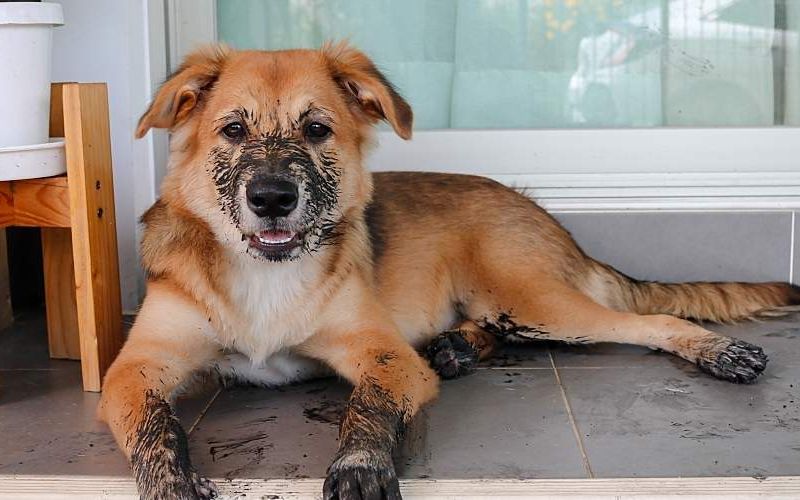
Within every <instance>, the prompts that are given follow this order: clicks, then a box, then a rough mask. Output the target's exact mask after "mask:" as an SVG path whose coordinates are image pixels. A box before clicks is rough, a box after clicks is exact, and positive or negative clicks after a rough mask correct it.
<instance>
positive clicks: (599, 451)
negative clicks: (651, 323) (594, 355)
mask: <svg viewBox="0 0 800 500" xmlns="http://www.w3.org/2000/svg"><path fill="white" fill-rule="evenodd" d="M559 371H560V373H561V378H562V381H563V383H564V385H565V387H566V392H567V395H568V398H569V400H570V403H571V407H572V409H573V412H574V415H575V419H576V421H577V425H578V427H579V429H580V431H581V434H582V439H583V441H584V443H585V447H586V450H587V454H588V457H589V460H590V462H591V465H592V468H593V470H594V473H595V475H596V476H597V477H665V476H752V475H766V476H771V475H797V474H800V453H798V451H800V387H797V385H796V384H794V383H793V382H790V380H793V381H795V382H796V381H798V380H800V368H798V367H794V368H793V369H792V370H791V375H792V378H791V379H786V380H769V379H764V380H761V382H760V383H757V384H754V385H746V386H742V385H734V384H730V383H727V382H723V381H719V380H715V379H713V378H711V377H709V376H707V375H703V374H697V376H686V375H684V374H681V373H679V372H676V371H675V370H674V369H673V368H672V367H670V366H665V365H664V364H663V363H659V364H654V365H653V366H650V367H646V368H643V367H636V368H620V369H605V370H594V371H592V372H591V373H589V372H587V370H583V369H570V368H561V369H559ZM788 374H789V373H788V371H787V375H788Z"/></svg>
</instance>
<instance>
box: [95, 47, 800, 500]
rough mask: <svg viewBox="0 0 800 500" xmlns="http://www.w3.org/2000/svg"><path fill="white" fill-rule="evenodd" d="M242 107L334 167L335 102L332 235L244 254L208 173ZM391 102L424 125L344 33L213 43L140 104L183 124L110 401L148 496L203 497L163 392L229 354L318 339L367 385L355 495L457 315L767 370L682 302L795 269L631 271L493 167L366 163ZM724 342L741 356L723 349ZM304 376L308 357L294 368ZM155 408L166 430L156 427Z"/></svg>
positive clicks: (349, 427) (410, 407)
mask: <svg viewBox="0 0 800 500" xmlns="http://www.w3.org/2000/svg"><path fill="white" fill-rule="evenodd" d="M239 108H244V109H246V110H247V113H248V116H249V118H248V120H252V123H251V122H248V123H249V125H248V127H251V128H252V129H254V130H252V131H249V132H248V133H252V134H261V137H264V138H266V137H270V134H278V133H279V134H281V135H280V137H283V138H284V139H286V140H289V141H294V142H293V143H294V144H303V146H302V147H303V148H307V150H308V151H309V153H308V155H310V156H309V158H312V159H313V161H314V163H315V165H316V166H315V168H319V169H320V171H323V173H324V171H325V169H326V168H330V167H326V166H323V163H324V162H323V161H322V156H321V154H322V153H320V151H319V147H320V146H314V145H308V143H307V139H306V138H304V136H303V132H302V130H303V124H302V123H301V122H300V121H301V120H303V119H306V120H308V119H311V118H302V117H304V116H311V117H312V118H313V117H314V116H322V118H318V119H328V120H330V123H331V128H332V129H333V130H334V132H333V135H332V136H331V137H329V138H328V139H326V142H325V147H327V148H329V149H327V150H326V151H328V153H331V151H332V152H333V153H335V165H336V168H337V169H338V173H337V175H339V177H338V184H337V189H338V195H337V197H336V206H335V210H332V211H331V215H330V217H335V219H336V229H337V236H336V238H335V240H334V243H333V244H330V245H326V246H320V247H319V248H315V249H314V251H313V252H309V253H308V254H303V255H302V256H301V257H299V258H298V259H297V260H291V261H286V262H267V261H259V260H257V259H254V258H253V257H251V256H250V255H247V251H248V235H249V233H248V232H247V231H248V229H247V228H248V227H250V226H252V225H253V224H257V223H258V221H256V220H255V219H254V218H253V216H252V215H251V214H249V213H247V212H246V209H242V210H244V212H243V215H242V216H241V217H242V218H241V220H239V221H238V222H236V221H235V220H234V219H233V215H231V214H232V212H231V210H232V209H230V208H227V209H225V207H224V206H223V205H222V203H223V202H222V201H221V198H220V197H221V196H222V195H221V194H220V192H219V186H218V185H217V187H215V179H214V178H213V175H212V174H211V172H212V171H213V168H219V166H218V165H217V166H216V167H215V166H214V164H213V162H214V161H215V160H214V159H215V158H218V157H215V156H214V155H215V154H216V153H215V151H219V150H220V148H228V149H226V151H228V150H230V151H233V152H234V153H231V155H230V156H229V157H226V158H235V157H236V156H235V155H236V154H238V153H236V151H238V150H237V149H236V147H237V146H235V145H231V144H229V142H230V141H227V140H226V139H224V138H223V137H222V135H221V133H220V127H221V125H220V123H222V121H223V120H224V119H225V116H227V115H226V113H228V114H230V113H231V110H236V109H239ZM320 113H322V114H320ZM250 115H252V116H250ZM377 120H386V121H387V122H389V123H390V124H391V126H392V127H393V129H394V130H395V131H396V132H397V134H398V135H400V136H401V137H404V138H409V137H410V135H411V124H412V113H411V109H410V107H409V106H408V104H406V102H405V101H404V100H403V99H402V98H401V97H400V96H399V95H398V94H397V92H395V90H394V89H393V88H392V87H391V85H390V84H389V83H388V82H387V81H386V80H385V78H384V77H383V76H382V75H381V74H380V73H379V72H378V71H377V70H376V69H375V66H374V65H373V63H372V62H371V61H370V60H369V59H368V58H367V57H366V56H364V55H363V54H362V53H360V52H358V51H356V50H354V49H352V48H351V47H349V46H347V45H342V44H339V45H327V46H325V47H324V48H323V49H321V50H320V51H312V50H296V51H280V52H257V51H244V52H237V51H232V50H228V49H212V50H206V51H200V52H198V53H196V54H193V55H191V56H190V57H189V58H188V59H187V61H186V62H185V63H184V65H183V66H182V67H181V69H180V70H179V71H178V73H177V74H175V75H174V76H173V77H172V78H171V79H170V80H169V81H168V82H166V83H165V84H164V86H163V87H162V89H161V90H160V91H159V93H158V95H157V97H156V98H155V100H154V101H153V104H152V105H151V106H150V108H149V109H148V110H147V112H146V113H145V115H144V116H143V117H142V119H141V120H140V123H139V127H138V129H137V136H142V135H143V134H145V133H146V132H147V131H148V130H149V129H150V128H151V127H165V128H169V129H170V130H171V132H172V140H171V155H170V166H169V173H168V175H167V177H166V179H165V180H164V184H163V187H162V196H161V199H160V200H159V201H158V202H157V203H156V204H155V205H154V206H153V207H152V208H151V209H150V210H149V211H148V212H147V213H146V214H145V216H144V217H143V223H144V225H145V233H144V238H143V241H142V263H143V265H144V267H145V268H146V269H147V271H148V273H149V285H148V293H147V298H146V300H145V302H144V304H143V306H142V311H141V313H140V315H139V317H138V318H137V320H136V323H135V325H134V327H133V329H132V331H131V334H130V337H129V339H128V341H127V343H126V345H125V348H124V349H123V351H122V353H121V354H120V356H119V358H118V359H117V360H116V362H115V363H114V365H113V366H112V368H111V369H110V370H109V372H108V375H107V377H106V380H105V385H104V394H103V399H102V402H101V406H100V415H101V417H102V418H103V419H104V420H106V421H107V422H108V423H109V425H110V427H111V429H112V431H113V433H114V435H115V437H116V439H117V441H118V442H119V444H120V446H121V447H122V449H123V450H124V451H125V452H126V454H128V456H129V457H131V460H132V463H133V466H134V472H135V474H136V477H137V483H138V484H139V487H140V491H143V493H142V494H143V496H145V497H153V498H156V497H158V495H167V494H176V493H175V492H185V491H193V490H192V489H193V488H194V489H195V490H196V491H197V492H200V493H198V496H200V497H202V494H201V493H202V492H204V491H205V490H204V488H207V482H203V480H201V479H199V478H198V477H197V474H196V473H195V472H194V471H193V469H191V466H190V465H189V463H188V458H187V459H186V460H187V461H186V462H185V463H183V462H180V460H179V458H180V456H181V454H180V451H181V449H175V445H174V443H175V442H179V441H180V439H179V438H180V433H181V431H180V430H179V427H178V428H176V427H175V426H174V425H173V424H172V423H170V422H171V421H170V420H169V418H167V417H168V415H167V417H163V416H160V415H162V414H164V407H165V406H164V405H162V404H160V401H161V400H166V401H169V400H170V398H171V397H172V396H173V395H174V394H175V393H176V391H178V390H180V389H181V387H182V385H183V384H185V383H186V381H187V380H189V379H190V378H191V377H192V375H193V374H195V373H197V372H202V371H204V370H209V369H212V368H216V369H218V370H220V371H224V370H223V369H222V368H221V366H222V364H223V363H224V362H225V360H228V359H230V357H231V356H237V357H238V358H237V359H239V358H246V359H249V360H250V361H251V362H252V364H253V367H254V370H255V369H258V367H259V366H263V365H264V364H269V363H270V357H271V356H277V355H281V356H284V357H282V358H281V359H282V360H285V359H286V358H285V355H286V354H287V353H290V354H296V355H301V356H306V357H310V358H313V359H317V360H320V361H321V362H323V363H325V364H326V365H328V366H330V367H331V368H332V369H333V370H335V371H336V372H338V373H339V374H340V375H342V376H343V377H345V378H346V379H347V380H349V381H351V382H352V383H353V384H354V385H355V386H356V389H355V391H354V393H353V396H352V398H351V402H350V406H349V409H348V412H347V415H346V417H345V420H344V423H343V425H342V431H341V432H342V434H341V439H340V452H339V454H338V455H337V457H336V459H335V461H334V465H333V466H332V467H331V470H330V476H329V478H328V481H327V482H326V492H327V493H330V494H331V495H332V496H331V498H336V497H342V498H346V495H344V494H343V493H342V491H340V489H337V488H339V486H337V485H338V484H340V483H341V482H342V481H345V482H346V481H347V480H354V481H356V482H359V481H360V482H361V485H362V488H376V487H377V488H384V489H386V488H396V480H394V479H393V478H394V476H393V468H392V467H391V458H390V456H389V455H388V452H389V451H390V449H391V447H392V446H393V445H394V444H395V440H396V433H397V431H398V430H399V426H402V422H404V421H405V420H407V419H409V418H411V417H412V416H413V415H414V414H415V413H416V411H417V410H418V408H419V407H420V406H421V405H422V404H424V403H425V402H427V401H429V400H430V399H432V398H433V397H434V396H435V394H436V391H437V388H436V377H435V375H434V373H433V372H432V371H431V369H430V368H429V367H428V366H427V364H426V363H425V362H424V361H423V360H422V359H421V358H420V357H419V356H418V355H417V354H416V352H415V351H414V348H420V347H423V346H424V345H425V344H426V343H427V342H429V341H430V340H431V339H433V338H434V337H436V336H437V335H438V334H439V333H440V332H442V331H444V330H449V329H453V328H456V327H460V329H461V332H462V335H463V336H464V338H465V339H467V341H468V343H469V344H470V345H472V346H473V347H474V348H475V350H476V353H477V355H480V357H482V358H483V357H486V356H488V355H489V354H490V353H491V351H492V349H493V346H494V338H495V337H506V336H509V337H512V336H513V337H514V338H519V337H527V338H539V339H554V340H564V341H568V342H605V341H608V342H624V343H632V344H640V345H645V346H649V347H652V348H658V349H663V350H665V351H669V352H672V353H675V354H677V355H679V356H681V357H684V358H686V359H688V360H690V361H693V362H696V363H698V364H700V365H701V367H705V369H708V370H709V371H711V372H712V373H715V374H716V375H717V376H723V377H728V378H730V379H732V380H737V381H746V379H747V377H750V376H751V375H753V374H755V375H757V373H758V372H760V370H761V369H763V366H761V367H760V368H758V367H757V366H756V365H757V364H758V363H760V362H761V361H760V358H759V357H758V353H757V352H756V351H748V350H747V349H749V348H747V347H746V346H745V347H741V345H739V344H736V342H735V341H734V340H733V339H728V338H726V337H722V336H719V335H717V334H714V333H712V332H710V331H707V330H705V329H703V328H701V327H699V326H697V325H695V324H693V323H689V322H687V321H685V320H683V319H679V318H677V317H675V316H680V317H687V318H693V319H709V320H715V321H722V320H734V319H741V318H744V317H751V316H753V315H756V314H759V312H760V311H763V310H769V309H773V308H775V307H779V306H785V305H790V304H796V303H797V302H798V298H799V297H798V293H797V290H796V289H795V288H792V287H791V286H789V285H786V284H762V285H748V284H725V285H719V284H713V285H712V284H684V285H663V284H653V283H641V282H637V281H635V280H632V279H629V278H627V277H625V276H623V275H622V274H620V273H618V272H617V271H615V270H613V269H612V268H610V267H609V266H606V265H604V264H601V263H598V262H596V261H594V260H592V259H591V258H589V257H588V256H586V255H585V254H584V253H583V252H582V251H581V250H580V249H579V248H578V247H577V245H576V244H575V242H574V241H573V240H572V238H571V237H570V235H569V234H568V233H567V231H565V230H564V229H563V228H562V227H561V226H560V225H559V224H558V223H557V222H556V221H555V220H554V219H553V218H552V217H550V216H549V215H548V214H547V213H546V212H544V211H543V210H542V209H541V208H539V207H538V206H536V204H535V203H533V202H532V201H531V200H530V199H528V198H526V197H525V196H522V195H521V194H519V193H517V192H515V191H513V190H511V189H509V188H506V187H504V186H502V185H500V184H498V183H495V182H493V181H491V180H488V179H484V178H480V177H473V176H456V175H443V174H423V173H386V174H378V175H375V176H372V175H370V174H369V172H367V170H366V168H365V167H364V157H365V155H366V153H367V150H368V147H369V145H370V143H371V137H370V128H371V126H372V125H373V124H374V123H375V122H376V121H377ZM248 140H250V139H248ZM264 140H266V139H264ZM226 141H227V142H226ZM304 141H306V142H304ZM298 147H299V146H298ZM231 161H232V160H231ZM223 167H224V165H223ZM237 189H238V188H237ZM240 192H241V190H240V191H236V192H233V194H236V193H240ZM236 196H239V195H238V194H237V195H236ZM239 201H241V200H239ZM241 206H244V205H241ZM226 210H227V212H226ZM751 347H752V346H751ZM743 349H744V350H743ZM743 353H744V354H743ZM747 353H750V354H753V353H755V358H754V359H755V361H753V360H751V359H750V358H749V357H748V354H747ZM722 354H725V355H726V356H728V357H731V356H733V358H735V359H734V361H733V365H730V363H728V364H725V366H723V367H721V368H720V367H718V366H717V365H715V363H717V362H718V361H719V359H720V358H719V356H720V355H722ZM737 356H739V357H741V358H742V359H739V358H737ZM751 357H752V356H751ZM725 359H726V360H727V359H728V358H725ZM726 363H727V361H726ZM737 363H740V364H741V370H739V365H737ZM747 363H750V364H749V365H748V364H747ZM753 363H755V364H756V365H753ZM751 365H752V366H751ZM731 366H733V367H734V368H730V367H731ZM754 366H755V368H754ZM715 370H716V372H715ZM726 370H728V371H726ZM737 370H738V371H737ZM748 370H749V371H748ZM285 371H286V370H284V372H285ZM751 372H753V373H751ZM301 375H302V373H301V370H300V369H299V368H298V371H297V373H295V374H291V373H289V374H286V379H287V380H290V379H291V380H294V379H297V378H300V376H301ZM753 376H754V375H753ZM737 377H739V378H741V380H739V379H737ZM151 408H152V409H151ZM168 413H169V412H166V414H168ZM153 422H155V423H153ZM158 425H161V428H163V429H167V430H165V431H160V432H162V433H164V434H165V435H168V434H170V433H172V434H171V436H172V437H171V438H170V439H167V438H163V439H162V438H161V437H159V436H161V434H157V435H155V436H154V435H151V433H150V430H149V429H150V427H158ZM176 435H177V437H175V436H176ZM171 443H173V444H171ZM178 448H180V447H178ZM184 451H185V450H184ZM164 457H167V458H164ZM176 457H177V458H176ZM387 457H388V458H387ZM170 460H171V461H170ZM151 461H153V462H154V463H156V464H160V463H161V462H163V464H162V465H160V466H158V467H151V465H150V462H151ZM179 462H180V463H179ZM175 470H178V471H179V472H180V473H179V474H175V473H174V471H175ZM355 470H366V471H370V472H369V473H364V474H362V473H358V474H357V475H355V476H353V474H354V472H353V471H355ZM181 471H182V472H181ZM348 474H349V476H348ZM343 478H344V479H343ZM347 478H350V479H347ZM352 478H357V479H352ZM189 483H191V484H189ZM376 485H377V486H376ZM327 493H326V494H327ZM180 494H183V493H180ZM190 496H191V495H190Z"/></svg>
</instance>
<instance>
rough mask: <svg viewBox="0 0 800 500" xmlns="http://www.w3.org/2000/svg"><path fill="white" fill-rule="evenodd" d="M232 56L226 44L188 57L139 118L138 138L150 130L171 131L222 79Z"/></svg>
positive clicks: (201, 50) (196, 52)
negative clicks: (167, 129) (224, 67)
mask: <svg viewBox="0 0 800 500" xmlns="http://www.w3.org/2000/svg"><path fill="white" fill-rule="evenodd" d="M229 54H230V50H228V48H227V47H225V46H223V45H218V46H212V47H207V48H203V49H200V50H197V51H195V52H193V53H191V54H189V55H188V56H187V57H186V59H184V61H183V64H181V67H180V68H179V69H178V71H176V72H175V73H174V74H173V75H172V76H170V77H169V78H168V79H167V81H166V82H164V84H163V85H162V86H161V88H160V89H158V93H157V94H156V97H155V99H153V102H152V103H151V104H150V107H149V108H147V111H145V113H144V115H142V117H141V118H139V124H138V125H137V127H136V138H137V139H140V138H141V137H143V136H144V134H146V133H147V131H148V130H150V129H151V128H172V127H174V126H175V125H177V124H179V123H181V122H182V121H183V120H184V119H186V118H187V117H188V116H189V114H190V113H191V111H192V110H193V109H194V108H195V107H196V106H197V104H198V102H199V101H200V99H201V97H202V94H203V92H205V91H207V90H208V89H209V88H211V86H212V85H213V84H214V82H215V81H216V80H217V77H219V74H220V72H221V71H222V67H223V66H224V64H225V60H226V59H227V58H228V56H229Z"/></svg>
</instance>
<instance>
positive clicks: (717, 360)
mask: <svg viewBox="0 0 800 500" xmlns="http://www.w3.org/2000/svg"><path fill="white" fill-rule="evenodd" d="M709 357H710V358H711V359H701V360H700V362H698V363H697V365H698V366H699V367H700V369H701V370H703V371H704V372H707V373H710V374H711V375H713V376H715V377H717V378H720V379H723V380H727V381H729V382H734V383H737V384H750V383H753V382H755V380H756V378H758V376H759V375H760V374H761V372H763V371H764V368H766V366H767V355H766V354H764V350H763V349H761V348H760V347H758V346H756V345H753V344H748V343H747V342H743V341H741V340H735V339H732V340H731V342H730V343H729V344H728V345H726V346H723V347H722V349H721V350H720V351H719V352H718V353H717V354H716V356H713V355H712V356H709Z"/></svg>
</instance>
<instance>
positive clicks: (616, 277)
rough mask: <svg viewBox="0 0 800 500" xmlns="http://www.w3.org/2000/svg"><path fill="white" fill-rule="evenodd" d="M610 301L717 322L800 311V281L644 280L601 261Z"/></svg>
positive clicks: (642, 310)
mask: <svg viewBox="0 0 800 500" xmlns="http://www.w3.org/2000/svg"><path fill="white" fill-rule="evenodd" d="M594 267H595V272H596V273H598V276H599V277H600V278H601V282H602V283H604V285H605V286H604V288H605V290H604V292H605V296H604V297H603V298H604V299H605V300H604V302H607V303H608V305H610V306H612V307H615V308H618V309H622V310H627V311H631V312H635V313H638V314H671V315H673V316H678V317H681V318H687V319H695V320H702V321H714V322H717V323H729V322H734V321H742V320H746V319H757V318H774V317H780V316H785V315H787V314H791V313H794V312H800V287H798V286H796V285H792V284H790V283H781V282H770V283H710V282H694V283H658V282H652V281H639V280H636V279H633V278H631V277H629V276H626V275H624V274H622V273H620V272H619V271H617V270H616V269H614V268H612V267H611V266H607V265H605V264H602V263H599V262H598V263H596V265H595V266H594Z"/></svg>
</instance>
